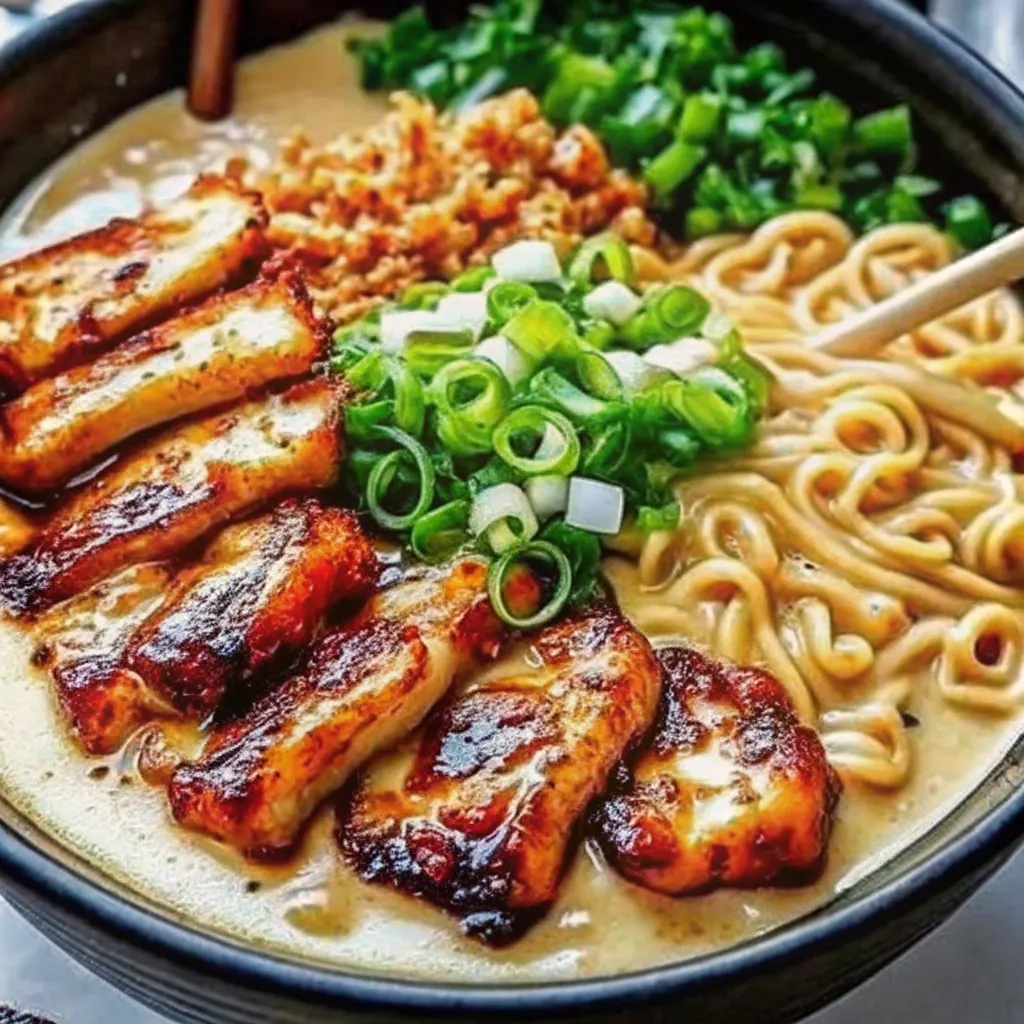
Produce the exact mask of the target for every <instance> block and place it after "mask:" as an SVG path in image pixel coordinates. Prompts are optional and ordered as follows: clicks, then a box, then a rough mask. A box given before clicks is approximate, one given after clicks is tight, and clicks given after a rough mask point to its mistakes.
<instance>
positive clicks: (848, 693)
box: [639, 213, 1024, 788]
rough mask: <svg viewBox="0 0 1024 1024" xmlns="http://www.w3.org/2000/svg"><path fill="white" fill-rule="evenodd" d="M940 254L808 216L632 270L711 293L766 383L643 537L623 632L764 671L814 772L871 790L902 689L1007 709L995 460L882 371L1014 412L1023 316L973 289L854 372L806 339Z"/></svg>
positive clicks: (1013, 632)
mask: <svg viewBox="0 0 1024 1024" xmlns="http://www.w3.org/2000/svg"><path fill="white" fill-rule="evenodd" d="M954 255H955V254H954V252H953V251H952V248H951V246H950V243H949V241H948V239H947V238H946V237H945V236H944V235H942V234H940V233H939V232H938V231H937V230H936V229H934V228H933V227H931V226H928V225H923V224H900V225H892V226H887V227H883V228H879V229H877V230H875V231H873V232H871V233H869V234H867V235H866V236H864V237H862V238H860V239H856V240H855V239H854V238H853V236H852V235H851V233H850V231H849V229H848V228H847V227H846V225H845V224H844V223H843V222H842V221H841V220H839V219H838V218H836V217H834V216H832V215H830V214H827V213H793V214H787V215H784V216H780V217H778V218H776V219H775V220H772V221H770V222H769V223H767V224H765V225H764V226H763V227H761V228H760V229H759V230H757V231H756V232H755V233H754V234H752V235H750V236H749V237H743V236H735V235H730V236H719V237H713V238H708V239H705V240H702V241H700V242H697V243H695V244H694V245H692V246H690V247H689V249H687V250H686V251H685V252H683V253H682V254H681V255H673V256H672V257H670V258H666V257H661V256H658V255H656V254H653V253H651V252H649V251H648V252H645V253H641V254H640V261H641V266H642V267H643V271H644V273H645V274H646V275H647V276H648V277H650V278H657V279H665V280H682V281H686V282H688V283H691V284H692V285H693V286H694V287H696V288H698V289H699V290H701V291H703V292H704V293H705V294H707V295H708V296H710V297H711V298H712V300H713V301H714V303H715V304H716V305H717V307H718V309H719V310H720V311H721V312H723V313H725V314H727V315H728V316H729V317H731V318H732V319H733V321H734V322H735V324H736V325H737V327H738V328H739V330H740V331H741V333H742V335H743V337H744V339H745V340H746V342H747V344H748V346H749V348H750V351H751V352H752V353H754V354H756V355H757V356H758V357H759V358H760V359H761V360H763V361H764V363H765V364H766V365H767V367H768V368H769V369H770V371H771V373H772V374H773V376H774V377H775V380H776V385H775V387H774V388H773V389H772V400H771V408H770V410H769V414H768V416H767V418H766V420H765V422H764V424H763V428H762V431H761V436H760V439H759V440H758V442H757V443H756V444H755V445H754V446H753V447H752V448H750V449H748V450H746V451H743V452H740V453H738V454H737V455H735V456H734V457H732V458H729V459H723V460H719V461H717V462H715V463H712V464H707V463H705V464H702V465H701V466H700V467H699V470H698V471H695V472H694V473H693V474H692V475H690V476H689V477H687V478H685V479H683V480H682V481H680V483H679V484H678V489H677V493H678V497H679V501H680V504H681V508H682V514H681V517H680V526H679V528H678V529H677V530H674V531H659V532H657V533H654V534H652V535H651V536H650V537H648V538H647V539H646V541H645V542H644V543H643V546H642V548H641V550H640V552H639V576H640V582H641V585H642V587H643V588H644V591H645V593H646V595H647V599H646V600H645V601H644V602H643V604H642V606H641V608H640V612H639V615H640V619H641V625H644V626H646V628H648V629H651V630H654V631H656V632H659V633H676V634H681V635H684V636H689V637H692V638H694V639H696V640H705V642H707V643H708V646H709V647H710V648H711V650H713V651H714V652H715V653H718V654H721V655H723V656H725V657H728V658H732V659H735V660H737V661H740V662H750V661H755V662H762V663H764V664H765V665H767V666H768V667H769V668H770V669H771V671H772V672H773V673H774V674H775V675H776V676H777V677H778V678H779V680H780V681H781V682H782V683H783V685H784V686H785V687H786V689H787V691H788V692H789V695H790V697H791V698H792V700H793V702H794V705H795V706H796V707H797V709H798V710H799V712H800V713H801V715H802V716H803V717H804V718H805V719H806V720H808V721H812V722H816V723H817V724H819V726H820V728H821V731H822V734H823V738H824V741H825V744H826V748H827V749H828V751H829V754H830V756H831V759H832V761H833V762H834V763H835V764H836V765H837V766H838V767H839V768H840V769H841V770H842V771H843V772H844V773H845V774H846V775H847V776H849V777H852V778H855V779H858V780H861V781H864V782H867V783H870V784H872V785H875V786H882V787H886V788H898V787H900V786H903V785H904V784H905V783H906V782H907V779H908V776H909V773H910V772H911V771H912V769H913V764H912V758H911V757H910V753H909V750H910V747H909V744H908V740H907V728H908V722H913V721H914V719H913V718H909V719H908V717H907V715H908V714H909V713H910V709H911V708H912V707H913V705H914V702H915V694H916V692H917V691H918V690H920V688H922V687H932V688H934V689H935V691H936V692H937V693H939V694H940V695H941V697H942V699H943V700H944V701H947V702H949V703H950V704H951V705H954V706H956V707H961V708H965V709H970V710H974V711H984V712H992V713H1007V712H1010V711H1012V710H1014V709H1016V708H1018V707H1019V704H1020V701H1021V697H1022V696H1024V673H1022V657H1024V591H1022V590H1021V589H1020V586H1019V584H1020V582H1021V579H1022V577H1024V561H1022V557H1024V503H1022V500H1021V499H1022V495H1021V489H1020V482H1019V477H1018V476H1017V475H1016V473H1015V472H1014V466H1013V462H1012V458H1011V453H1010V452H1009V451H1008V450H1007V449H1006V448H1005V447H1003V446H1001V445H1000V444H999V443H996V442H994V441H993V440H992V438H991V437H990V436H988V435H989V434H990V432H991V424H990V423H987V422H984V421H982V420H981V419H979V418H978V417H976V416H973V414H972V412H971V411H970V410H967V412H966V413H965V412H964V410H963V409H959V410H957V409H949V410H946V413H947V414H945V415H944V413H943V409H942V403H941V402H940V401H933V400H931V399H930V397H929V396H928V395H927V394H926V393H925V392H926V390H927V388H928V386H929V385H928V383H927V380H926V379H925V380H924V381H923V382H922V378H921V377H920V375H913V374H912V373H911V372H910V371H908V370H907V368H906V366H904V365H902V364H907V363H909V364H911V366H915V365H916V366H919V367H921V368H922V369H925V370H927V371H928V372H929V373H932V374H938V375H941V376H942V377H948V378H952V379H957V380H963V379H967V380H970V381H973V382H975V383H976V384H978V385H980V386H982V387H986V388H988V389H989V390H990V391H991V392H992V393H993V394H994V395H995V396H996V397H997V398H998V400H999V403H1000V408H1001V409H1002V410H1003V411H1004V412H1007V413H1008V414H1009V415H1011V416H1014V417H1017V418H1020V417H1021V416H1022V415H1024V404H1022V402H1021V397H1020V395H1019V394H1018V391H1017V389H1018V388H1019V387H1020V379H1021V377H1022V375H1024V360H1022V355H1024V344H1022V341H1024V315H1022V310H1021V305H1020V302H1019V301H1018V299H1017V297H1016V296H1015V295H1014V294H1013V293H1012V292H1010V291H1008V290H1002V291H997V292H993V293H991V294H989V295H986V296H984V297H983V298H981V299H978V300H977V301H975V302H973V303H971V304H969V305H968V306H965V307H963V308H962V309H958V310H956V311H955V312H954V313H952V314H950V315H949V316H947V317H945V318H944V319H942V320H940V321H937V322H936V323H933V324H929V325H928V326H927V327H924V328H921V329H920V330H918V331H915V332H914V333H912V334H909V335H906V336H904V337H901V338H898V339H897V340H896V341H894V342H893V343H892V344H891V345H890V346H889V347H888V348H887V349H886V350H885V351H884V352H883V353H882V359H883V360H885V361H884V362H882V361H875V362H872V364H871V365H870V367H867V368H865V366H864V364H863V363H861V362H859V361H851V360H843V359H838V358H834V357H831V356H828V355H824V354H821V353H816V352H814V351H813V350H812V349H810V348H808V346H807V345H806V343H805V339H806V338H808V337H810V336H812V335H813V334H814V333H815V332H816V331H818V330H821V329H823V328H824V327H826V326H827V325H828V324H830V323H833V322H834V321H836V320H839V319H842V318H843V317H847V316H850V315H852V314H853V313H856V312H857V311H858V310H861V309H863V308H865V307H867V306H869V305H871V304H873V303H876V302H879V301H881V300H883V299H885V298H886V297H888V296H889V295H891V294H893V293H894V292H896V291H898V290H899V289H900V288H903V287H906V286H907V285H908V284H910V283H912V282H913V281H915V280H918V279H919V278H920V277H921V276H922V275H924V274H928V273H930V272H933V271H935V270H937V269H939V268H940V267H942V266H944V265H946V264H947V263H948V262H949V261H950V260H951V259H952V258H953V257H954ZM897 364H900V365H897ZM908 381H909V382H910V383H909V384H908ZM937 389H938V385H936V390H937ZM954 416H955V417H956V420H958V421H955V420H954V419H953V418H951V417H954ZM972 417H973V419H974V422H972Z"/></svg>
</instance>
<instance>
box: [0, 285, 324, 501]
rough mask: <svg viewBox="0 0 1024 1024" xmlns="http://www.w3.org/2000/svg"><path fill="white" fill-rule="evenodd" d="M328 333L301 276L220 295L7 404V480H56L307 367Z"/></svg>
mask: <svg viewBox="0 0 1024 1024" xmlns="http://www.w3.org/2000/svg"><path fill="white" fill-rule="evenodd" d="M324 342H325V335H324V332H323V331H322V330H321V328H320V327H319V325H318V323H317V321H316V318H315V317H314V315H313V311H312V305H311V302H310V299H309V297H308V295H307V294H306V291H305V288H304V287H303V286H302V283H301V282H300V281H299V279H298V278H297V277H295V276H294V275H291V274H283V275H281V277H280V278H279V279H278V280H276V281H257V282H256V283H255V284H252V285H250V286H249V287H248V288H243V289H242V290H241V291H238V292H234V293H232V294H229V295H224V296H218V297H217V298H214V299H211V300H210V301H208V302H207V303H206V304H205V305H203V306H200V307H199V308H198V309H195V310H192V311H191V312H189V313H185V314H184V315H182V316H179V317H177V318H176V319H174V320H170V321H168V322H167V323H164V324H163V325H162V326H160V327H156V328H154V329H153V330H151V331H147V332H146V333H144V334H141V335H138V336H137V337H135V338H133V339H132V340H131V341H129V342H127V343H125V344H124V345H121V346H120V347H118V348H116V349H114V350H113V351H112V352H108V353H106V354H105V355H102V356H100V357H99V358H98V359H97V360H96V361H95V362H94V363H91V364H89V365H87V366H77V367H75V368H73V369H71V370H67V371H65V372H64V373H62V374H60V375H59V376H57V377H54V378H51V379H50V380H46V381H40V383H38V384H36V385H34V386H33V387H31V388H29V390H28V391H26V392H25V393H24V394H23V395H22V396H21V397H20V398H18V399H17V400H16V401H13V402H11V403H10V404H8V405H7V406H5V407H3V408H2V409H0V479H3V480H6V481H7V482H8V483H10V484H12V485H14V486H15V487H18V488H21V489H22V490H29V491H32V490H44V489H49V488H53V487H57V486H59V485H60V484H63V483H66V482H67V480H69V479H70V478H71V477H72V476H73V475H74V474H75V473H76V472H78V471H79V470H82V469H84V468H85V467H86V466H88V465H89V464H90V463H91V462H93V461H94V459H95V458H96V456H98V455H100V454H102V453H103V452H105V451H106V450H107V449H108V448H111V447H113V446H114V445H116V444H117V443H118V442H119V441H123V440H124V439H125V438H127V437H131V436H132V435H133V434H137V433H139V432H140V431H143V430H147V429H148V428H150V427H155V426H158V425H159V424H161V423H166V422H168V421H170V420H174V419H178V418H179V417H182V416H188V415H191V414H192V413H196V412H201V411H202V410H204V409H212V408H213V407H215V406H218V405H224V404H226V403H228V402H233V401H236V400H237V399H239V398H243V397H245V395H246V394H247V393H249V392H250V391H252V390H254V389H256V388H258V387H260V386H261V385H263V384H267V383H268V382H270V381H275V380H282V379H285V378H288V377H298V376H300V375H302V374H304V373H306V372H307V371H308V370H309V369H310V367H311V366H312V365H313V362H314V361H315V360H316V359H317V358H318V357H319V356H320V355H321V354H322V353H323V348H324Z"/></svg>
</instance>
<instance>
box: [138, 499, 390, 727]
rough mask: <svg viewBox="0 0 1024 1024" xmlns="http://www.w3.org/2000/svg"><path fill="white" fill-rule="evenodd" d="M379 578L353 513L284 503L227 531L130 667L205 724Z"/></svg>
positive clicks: (175, 588)
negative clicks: (232, 692)
mask: <svg viewBox="0 0 1024 1024" xmlns="http://www.w3.org/2000/svg"><path fill="white" fill-rule="evenodd" d="M376 579H377V556H376V554H375V553H374V551H373V548H372V547H371V546H370V542H369V541H368V540H367V539H366V537H365V536H364V534H363V532H362V530H361V529H360V528H359V524H358V522H357V521H356V518H355V516H354V515H352V514H351V513H350V512H342V511H340V510H338V509H329V508H325V507H324V506H323V505H321V504H320V503H319V502H318V501H316V500H314V499H307V500H305V501H294V500H289V501H285V502H283V503H282V504H281V505H279V506H278V507H277V508H276V509H274V510H273V511H272V512H268V513H267V514H265V515H263V516H260V517H258V518H256V519H250V520H246V521H245V522H241V523H238V524H237V525H235V526H229V527H228V528H227V529H225V530H223V531H222V532H221V533H220V534H219V535H218V536H216V537H215V538H214V539H213V541H212V542H211V543H210V545H209V546H208V547H207V549H206V551H205V553H204V554H203V557H202V558H201V559H200V560H199V561H198V562H197V563H195V564H194V565H192V566H189V567H188V568H186V569H184V570H183V571H182V572H180V573H179V574H178V575H177V576H176V577H175V579H174V582H173V585H172V586H171V587H170V590H169V593H168V594H167V597H166V599H165V600H164V601H163V602H162V603H161V604H160V606H159V607H158V608H156V609H155V610H154V611H153V613H152V614H151V615H150V616H149V618H148V619H146V621H145V622H144V623H142V625H141V626H140V627H139V629H138V630H137V631H136V632H135V633H134V635H133V636H132V637H131V640H130V641H129V644H128V647H127V652H126V657H125V663H126V665H127V666H128V667H129V668H131V669H133V670H134V671H135V672H137V673H138V674H139V676H140V677H141V678H142V679H143V680H144V681H145V683H146V685H147V686H148V687H150V688H151V689H153V690H155V691H156V692H158V693H160V694H161V695H163V696H164V697H165V698H166V700H168V701H169V702H170V703H171V704H172V705H173V706H174V707H175V708H176V709H177V710H178V711H180V712H181V713H182V714H186V715H192V716H196V717H199V718H205V717H206V716H207V715H209V714H211V713H213V712H214V711H216V710H217V709H218V708H219V707H220V706H221V703H222V701H223V700H224V698H225V695H226V694H228V693H229V691H230V690H232V689H237V688H238V687H239V686H240V685H241V684H243V683H251V682H252V681H253V680H255V679H257V678H259V677H260V676H261V675H262V674H265V673H267V672H269V671H270V670H271V669H273V668H274V667H275V666H276V667H277V668H282V667H284V663H285V659H287V658H288V657H294V656H295V655H296V654H298V653H299V652H301V651H302V650H303V648H304V647H305V645H306V644H308V643H309V642H310V641H311V640H312V639H313V637H314V635H315V633H316V631H317V629H318V627H319V625H320V623H321V621H322V619H323V617H324V615H325V613H326V612H327V611H328V610H329V609H330V608H332V607H333V606H334V605H335V604H337V603H338V602H339V601H342V600H354V599H358V598H364V597H366V595H367V594H369V593H370V591H371V590H372V589H373V586H374V584H375V582H376ZM235 696H238V697H244V695H242V694H237V695H235Z"/></svg>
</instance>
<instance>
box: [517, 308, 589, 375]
mask: <svg viewBox="0 0 1024 1024" xmlns="http://www.w3.org/2000/svg"><path fill="white" fill-rule="evenodd" d="M502 334H504V335H505V337H506V338H508V340H509V341H511V342H512V344H513V345H515V347H516V348H517V349H519V351H520V352H522V353H523V355H525V356H526V357H527V358H528V359H533V360H534V361H536V362H538V363H540V362H543V361H544V360H545V359H547V358H548V357H549V356H551V355H553V354H554V353H555V352H556V351H557V350H559V349H567V350H571V349H572V348H574V347H575V346H576V344H577V340H576V324H575V323H574V321H573V318H572V317H571V316H570V315H569V314H568V313H567V312H566V311H565V310H564V309H563V308H562V307H561V306H559V305H558V304H557V303H556V302H551V301H549V300H547V299H534V300H533V302H531V303H530V304H529V305H527V306H524V307H523V308H522V309H521V310H520V311H519V312H518V313H516V315H515V316H514V317H513V318H512V319H511V320H509V322H508V323H507V324H505V327H504V330H503V331H502Z"/></svg>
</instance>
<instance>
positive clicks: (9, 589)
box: [0, 379, 342, 614]
mask: <svg viewBox="0 0 1024 1024" xmlns="http://www.w3.org/2000/svg"><path fill="white" fill-rule="evenodd" d="M340 401H341V393H340V391H339V386H338V385H336V384H333V383H331V382H329V381H327V380H320V379H315V380H310V381H305V382H303V383H301V384H296V385H295V386H293V387H292V388H290V389H289V390H287V391H285V392H283V393H282V394H280V395H273V396H270V397H268V398H264V399H260V400H259V401H254V402H250V403H247V404H245V405H241V406H238V407H237V408H235V409H232V410H230V411H229V412H225V413H220V414H218V415H215V416H211V417H208V418H206V419H201V420H197V421H194V422H191V423H186V424H184V425H182V426H177V427H174V428H171V429H170V430H169V431H167V432H165V433H163V434H161V435H160V436H158V437H156V438H154V439H153V440H152V441H150V442H148V443H147V444H145V445H144V446H143V447H142V448H140V449H138V450H137V451H136V452H135V453H134V454H132V455H131V456H129V457H128V458H126V459H125V460H124V461H123V462H122V463H120V464H118V465H116V466H113V467H112V468H111V469H109V470H107V471H106V472H105V473H103V474H102V475H101V476H99V477H98V478H97V479H96V480H95V481H94V482H93V483H91V484H90V485H89V486H88V487H86V488H85V489H83V490H82V491H80V492H79V493H77V494H76V495H74V496H73V497H72V498H71V500H69V501H68V502H66V503H65V504H64V505H63V506H62V507H61V508H60V509H59V510H58V511H57V512H56V513H55V515H54V516H53V518H52V519H51V520H50V522H49V523H48V524H47V525H46V527H45V529H44V530H43V531H42V533H41V534H40V536H39V537H38V538H37V539H36V541H35V542H34V543H33V544H31V545H30V546H29V547H28V548H26V549H25V550H24V551H21V552H19V553H18V554H15V555H13V556H11V557H9V558H7V559H5V560H3V561H0V607H3V608H5V609H6V610H7V611H9V612H13V613H15V614H23V613H25V612H32V611H38V610H40V609H42V608H43V607H45V606H47V605H50V604H53V603H54V602H56V601H59V600H62V599H63V598H67V597H70V596H72V595H73V594H78V593H81V592H82V591H83V590H86V589H87V588H88V587H90V586H92V585H93V584H94V583H96V582H98V581H99V580H101V579H103V578H104V577H106V576H109V575H110V574H111V573H113V572H116V571H117V570H118V569H121V568H124V567H125V566H128V565H132V564H135V563H137V562H143V561H157V560H161V559H165V558H170V557H172V556H174V555H177V554H178V553H179V552H181V551H182V550H183V549H185V548H186V547H187V546H188V545H190V544H192V543H194V542H195V541H197V540H199V539H200V538H202V537H204V536H206V535H207V534H208V533H209V532H210V531H211V530H213V529H214V528H216V527H217V526H220V525H222V524H223V523H226V522H228V521H229V520H231V519H234V518H237V517H238V516H239V515H241V514H242V513H244V512H245V511H247V510H248V509H250V508H253V507H255V506H258V505H260V504H261V503H264V502H267V501H270V500H272V499H274V498H277V497H279V496H281V495H283V494H286V493H288V492H291V491H301V490H316V489H319V488H324V487H328V486H330V485H331V484H332V483H334V481H335V480H336V479H337V476H338V471H339V466H340V462H341V456H342V444H341V438H340V434H339V419H340Z"/></svg>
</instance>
